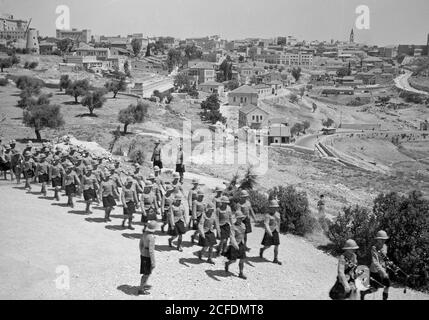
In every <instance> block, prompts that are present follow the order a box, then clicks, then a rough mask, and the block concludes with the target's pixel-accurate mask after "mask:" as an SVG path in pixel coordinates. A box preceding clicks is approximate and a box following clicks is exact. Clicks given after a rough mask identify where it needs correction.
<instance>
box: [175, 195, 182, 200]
mask: <svg viewBox="0 0 429 320" xmlns="http://www.w3.org/2000/svg"><path fill="white" fill-rule="evenodd" d="M174 200H176V201H177V200H180V201H182V197H181V196H180V194H176V196H175V197H174Z"/></svg>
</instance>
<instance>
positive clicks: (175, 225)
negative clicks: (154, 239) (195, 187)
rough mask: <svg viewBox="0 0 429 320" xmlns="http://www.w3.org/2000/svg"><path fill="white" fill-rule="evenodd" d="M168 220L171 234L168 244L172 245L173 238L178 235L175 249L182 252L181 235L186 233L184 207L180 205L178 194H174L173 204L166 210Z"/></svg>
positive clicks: (180, 199) (180, 198)
mask: <svg viewBox="0 0 429 320" xmlns="http://www.w3.org/2000/svg"><path fill="white" fill-rule="evenodd" d="M168 221H169V222H170V228H169V234H170V235H171V238H169V239H168V244H169V246H170V247H173V241H174V239H176V238H177V237H179V239H178V240H177V250H179V251H180V252H182V251H183V249H182V235H183V234H185V233H186V227H185V225H186V224H187V221H186V216H185V208H184V206H183V205H182V197H181V196H180V195H179V194H176V195H175V196H174V202H173V205H172V206H171V207H170V211H169V212H168Z"/></svg>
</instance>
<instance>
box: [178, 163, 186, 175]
mask: <svg viewBox="0 0 429 320" xmlns="http://www.w3.org/2000/svg"><path fill="white" fill-rule="evenodd" d="M176 172H179V173H183V172H185V165H184V164H176Z"/></svg>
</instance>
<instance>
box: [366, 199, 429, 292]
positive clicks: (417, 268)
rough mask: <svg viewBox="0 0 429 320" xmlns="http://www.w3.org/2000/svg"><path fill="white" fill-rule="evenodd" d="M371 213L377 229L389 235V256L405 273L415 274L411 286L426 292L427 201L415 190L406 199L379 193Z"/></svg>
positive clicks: (428, 259) (428, 252)
mask: <svg viewBox="0 0 429 320" xmlns="http://www.w3.org/2000/svg"><path fill="white" fill-rule="evenodd" d="M373 212H374V214H375V215H376V217H377V220H378V225H379V228H380V229H383V230H385V231H386V232H387V233H388V234H389V236H390V239H389V242H388V256H389V257H390V258H391V260H393V261H394V262H395V263H396V264H397V265H398V266H399V267H400V268H401V269H402V270H404V271H405V272H406V273H408V274H410V275H416V276H412V277H411V278H410V283H409V284H410V285H411V286H413V287H426V289H428V282H427V280H428V279H427V274H425V272H427V270H428V269H427V268H428V267H429V232H428V231H429V200H427V199H424V198H423V197H422V194H421V193H420V192H418V191H412V192H410V193H409V194H408V195H407V196H400V195H398V194H397V193H394V192H393V193H390V194H380V195H379V196H378V197H377V198H376V199H375V200H374V207H373ZM417 275H418V276H417ZM422 280H424V281H422Z"/></svg>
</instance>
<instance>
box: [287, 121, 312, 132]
mask: <svg viewBox="0 0 429 320" xmlns="http://www.w3.org/2000/svg"><path fill="white" fill-rule="evenodd" d="M308 128H310V122H309V121H307V120H305V121H303V122H297V123H295V124H294V125H293V126H292V128H290V133H291V135H292V136H295V135H297V136H299V135H300V133H303V134H305V133H306V131H307V129H308Z"/></svg>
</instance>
